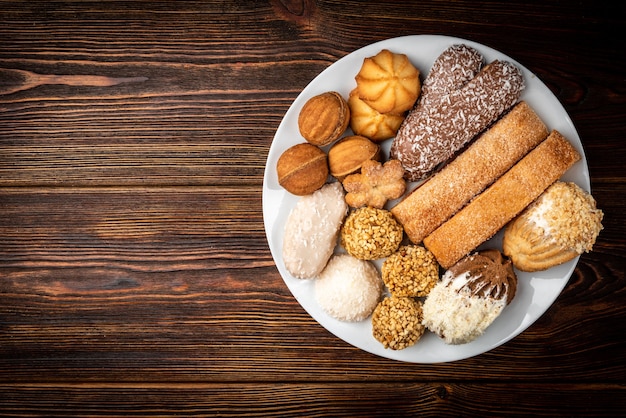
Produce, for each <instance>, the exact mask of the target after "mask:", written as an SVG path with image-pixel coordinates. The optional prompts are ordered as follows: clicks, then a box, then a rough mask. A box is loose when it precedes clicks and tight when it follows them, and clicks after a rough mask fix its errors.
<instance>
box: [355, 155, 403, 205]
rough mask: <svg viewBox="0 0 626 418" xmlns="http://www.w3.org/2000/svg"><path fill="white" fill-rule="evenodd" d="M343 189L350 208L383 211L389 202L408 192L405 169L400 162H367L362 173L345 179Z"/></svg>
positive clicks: (362, 167)
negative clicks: (369, 208) (368, 207)
mask: <svg viewBox="0 0 626 418" xmlns="http://www.w3.org/2000/svg"><path fill="white" fill-rule="evenodd" d="M343 187H344V189H345V190H346V192H347V194H346V203H347V204H348V205H349V206H350V207H353V208H359V207H362V206H370V207H373V208H377V209H381V208H382V207H383V206H385V203H387V201H388V200H393V199H397V198H399V197H400V196H402V195H403V194H404V192H405V191H406V181H405V180H404V168H403V167H402V164H400V161H398V160H389V161H387V162H386V163H384V164H382V163H380V162H378V161H374V160H367V161H365V162H364V163H363V165H362V166H361V172H360V173H357V174H351V175H349V176H348V177H346V178H345V179H344V181H343Z"/></svg>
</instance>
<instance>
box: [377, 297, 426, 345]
mask: <svg viewBox="0 0 626 418" xmlns="http://www.w3.org/2000/svg"><path fill="white" fill-rule="evenodd" d="M425 330H426V327H424V325H422V304H421V303H420V302H419V301H417V300H415V299H413V298H408V297H398V296H393V295H392V296H391V297H388V298H385V299H383V300H382V301H381V302H380V303H379V304H378V306H376V309H374V313H373V314H372V335H373V336H374V338H376V340H378V341H379V342H380V343H381V344H382V345H383V346H384V347H385V348H390V349H392V350H403V349H405V348H407V347H410V346H412V345H415V343H416V342H418V341H419V339H420V338H422V335H424V331H425Z"/></svg>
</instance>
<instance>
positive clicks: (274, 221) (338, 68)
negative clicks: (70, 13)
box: [263, 35, 590, 363]
mask: <svg viewBox="0 0 626 418" xmlns="http://www.w3.org/2000/svg"><path fill="white" fill-rule="evenodd" d="M459 43H464V44H466V45H469V46H472V47H474V48H476V49H477V50H478V51H480V52H481V53H482V54H483V56H484V58H485V61H486V62H490V61H493V60H495V59H500V60H507V61H510V62H513V63H514V64H516V65H517V66H518V67H519V68H521V69H522V71H523V73H524V77H525V80H526V89H525V90H524V92H523V94H522V100H525V101H526V102H528V104H529V105H530V106H531V107H532V108H533V109H534V110H535V111H536V112H537V114H538V115H539V116H541V118H542V119H543V121H544V122H545V123H546V125H547V126H548V129H550V130H552V129H556V130H558V131H560V132H561V133H562V134H563V135H564V136H565V137H566V138H567V139H569V141H570V142H571V143H572V144H573V145H574V146H575V147H576V149H577V150H578V151H579V152H580V154H581V155H582V156H583V158H582V160H581V161H579V162H578V163H576V164H575V165H574V166H573V167H572V168H571V169H570V170H568V171H567V173H565V175H564V176H563V177H562V180H564V181H573V182H575V183H577V184H578V185H579V186H581V187H582V188H583V189H585V190H587V191H589V189H590V182H589V172H588V169H587V163H586V160H585V158H584V152H583V148H582V145H581V142H580V138H579V136H578V133H577V132H576V129H575V128H574V125H573V123H572V121H571V119H570V118H569V116H568V115H567V112H566V111H565V109H564V108H563V106H561V104H560V103H559V101H558V100H557V98H556V97H555V96H554V95H553V94H552V92H551V91H550V90H549V89H548V88H547V87H546V86H545V84H543V83H542V82H541V81H540V80H539V79H538V78H537V77H536V76H535V75H534V74H533V73H531V72H530V71H529V70H528V69H526V68H525V67H524V66H523V65H521V64H520V63H518V62H516V61H515V60H514V59H512V58H510V57H508V56H506V55H504V54H502V53H501V52H498V51H496V50H494V49H492V48H489V47H487V46H485V45H481V44H478V43H476V42H472V41H469V40H465V39H460V38H453V37H448V36H436V35H415V36H405V37H400V38H393V39H388V40H385V41H381V42H377V43H374V44H371V45H368V46H366V47H363V48H361V49H359V50H357V51H355V52H353V53H351V54H349V55H347V56H345V57H343V58H341V59H340V60H338V61H337V62H335V63H334V64H332V65H331V66H330V67H328V68H327V69H326V70H324V71H323V72H322V73H321V74H319V75H318V76H317V77H316V78H315V79H314V80H313V81H311V83H310V84H309V85H308V86H307V87H306V88H305V89H304V90H303V91H302V93H300V95H299V96H298V97H297V98H296V100H295V101H294V102H293V104H292V105H291V107H290V108H289V110H288V111H287V113H286V114H285V117H284V118H283V120H282V122H281V124H280V126H279V127H278V130H277V131H276V136H275V137H274V141H273V142H272V146H271V148H270V151H269V155H268V158H267V165H266V168H265V176H264V181H263V219H264V223H265V230H266V234H267V240H268V242H269V246H270V249H271V252H272V256H273V257H274V261H275V262H276V266H277V268H278V270H279V272H280V274H281V276H282V278H283V280H284V281H285V283H286V285H287V287H288V288H289V290H290V291H291V293H292V294H293V296H294V297H295V298H296V300H297V301H298V302H299V303H300V305H302V307H303V308H304V309H305V310H306V311H307V312H308V313H309V314H310V315H311V316H312V317H313V318H314V319H315V320H316V321H317V322H318V323H320V324H321V325H322V326H323V327H324V328H326V329H327V330H328V331H330V332H331V333H333V334H334V335H336V336H337V337H339V338H341V339H342V340H344V341H346V342H347V343H349V344H352V345H353V346H355V347H358V348H360V349H362V350H365V351H367V352H370V353H373V354H376V355H378V356H381V357H386V358H389V359H395V360H400V361H406V362H413V363H438V362H449V361H455V360H461V359H465V358H468V357H472V356H476V355H479V354H482V353H484V352H486V351H489V350H491V349H493V348H495V347H498V346H500V345H502V344H504V343H505V342H507V341H508V340H510V339H512V338H514V337H515V336H517V335H518V334H520V333H521V332H523V331H524V330H525V329H526V328H528V327H529V326H530V325H532V324H533V323H534V322H535V321H536V320H537V319H538V318H539V317H540V316H541V315H542V314H543V313H544V312H545V311H546V310H547V309H548V308H549V307H550V305H552V303H553V302H554V300H555V299H556V298H557V297H558V296H559V294H560V293H561V291H562V290H563V288H564V287H565V285H566V284H567V281H568V280H569V278H570V276H571V274H572V272H573V271H574V268H575V267H576V263H577V262H578V258H576V259H574V260H572V261H570V262H568V263H566V264H563V265H561V266H558V267H554V268H551V269H549V270H546V271H542V272H537V273H523V272H519V271H517V272H516V273H517V275H518V289H517V294H516V295H515V299H514V300H513V301H512V302H511V304H510V305H509V306H507V308H506V309H505V310H504V311H503V312H502V314H501V315H500V316H499V317H498V318H497V319H496V320H495V321H494V323H493V324H491V326H490V327H489V328H487V330H486V331H485V333H484V334H483V335H482V336H480V337H479V338H478V339H476V340H474V341H472V342H471V343H468V344H462V345H447V344H445V343H444V342H443V341H442V340H441V339H440V338H439V337H437V336H436V335H434V334H433V333H430V332H429V331H426V333H425V334H424V336H423V337H422V338H421V339H420V340H419V341H418V343H417V344H415V345H414V346H412V347H409V348H406V349H404V350H398V351H394V350H390V349H385V348H384V347H383V346H382V344H380V343H379V342H378V341H376V340H375V339H374V337H372V332H371V322H370V320H369V319H367V320H365V321H362V322H358V323H348V322H341V321H337V320H335V319H334V318H332V317H330V316H328V315H327V314H326V313H325V312H324V311H322V310H321V309H320V307H319V306H318V305H317V302H316V301H315V295H314V282H313V280H301V279H297V278H294V277H293V276H291V275H290V274H289V272H288V271H287V270H286V268H285V265H284V263H283V259H282V245H283V229H284V225H285V221H286V219H287V216H288V214H289V212H290V211H291V209H292V208H293V206H294V205H295V203H296V202H297V200H298V199H299V198H298V197H297V196H294V195H292V194H290V193H288V192H287V191H285V190H284V189H283V188H282V187H281V186H280V185H279V184H278V178H277V175H276V162H277V160H278V157H279V156H280V155H281V154H282V152H283V151H285V150H286V149H287V148H289V147H291V146H292V145H295V144H298V143H302V142H305V140H304V139H303V138H302V136H301V135H300V132H299V130H298V114H299V112H300V109H301V108H302V106H303V105H304V103H305V102H306V101H307V100H308V99H309V98H311V97H313V96H315V95H317V94H321V93H323V92H326V91H331V90H334V91H337V92H339V93H341V94H342V95H343V96H344V97H346V98H347V97H348V94H349V92H350V91H351V90H352V89H353V88H354V87H355V86H356V82H355V80H354V76H355V75H356V74H357V73H358V71H359V69H360V68H361V65H362V63H363V59H364V58H366V57H370V56H373V55H376V54H377V53H378V52H379V51H380V50H382V49H384V48H386V49H389V50H390V51H392V52H396V53H403V54H406V55H407V56H408V57H409V59H410V60H411V62H412V63H413V65H415V66H416V67H417V68H418V69H419V70H420V72H421V74H422V76H425V75H427V74H428V71H429V70H430V67H431V65H432V63H433V62H434V61H435V59H436V58H437V57H438V56H439V55H440V54H441V53H442V52H443V51H444V50H445V49H446V48H447V47H449V46H450V45H453V44H459ZM347 134H349V132H348V133H346V135H347ZM390 142H391V140H389V141H386V142H385V143H383V150H384V151H385V153H386V154H385V156H388V155H389V147H390ZM501 239H502V237H501V232H500V233H499V234H497V235H496V236H495V237H494V238H493V239H491V240H490V241H488V242H487V243H485V244H483V246H481V247H496V248H501ZM377 266H378V267H379V268H380V261H378V262H377Z"/></svg>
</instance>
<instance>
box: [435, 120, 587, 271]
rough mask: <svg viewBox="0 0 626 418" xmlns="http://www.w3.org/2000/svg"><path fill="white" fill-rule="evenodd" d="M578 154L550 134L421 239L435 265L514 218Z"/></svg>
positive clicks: (455, 258)
mask: <svg viewBox="0 0 626 418" xmlns="http://www.w3.org/2000/svg"><path fill="white" fill-rule="evenodd" d="M578 160H580V154H579V153H578V151H576V149H574V147H573V146H572V145H571V144H570V143H569V142H568V141H567V139H565V138H564V137H563V136H562V135H561V134H560V133H559V132H557V131H552V133H551V134H550V135H549V136H548V138H546V139H545V140H544V141H543V142H542V143H541V144H539V145H537V147H536V148H535V149H534V150H532V151H531V152H529V153H528V154H527V155H526V156H525V157H524V158H522V159H521V160H520V161H519V162H518V163H517V164H515V165H514V166H513V167H512V168H511V169H510V170H509V171H507V172H506V173H505V174H504V175H503V176H502V177H500V178H499V179H498V180H496V182H495V183H494V184H492V185H491V186H490V187H489V188H487V189H486V190H485V191H484V192H482V193H481V194H480V195H478V196H477V197H476V198H475V199H474V200H472V201H471V202H470V203H469V204H468V205H467V206H465V207H464V208H463V209H461V210H460V211H459V212H457V213H456V214H455V215H454V216H453V217H452V218H450V219H448V221H446V222H445V223H444V224H443V225H441V226H440V227H439V228H437V229H436V230H435V231H433V232H432V233H431V234H430V235H428V236H427V237H426V238H424V245H425V246H426V248H428V249H429V250H430V251H431V252H432V253H433V254H434V255H435V258H436V259H437V261H438V262H439V264H441V266H442V267H444V268H449V267H450V266H452V265H453V264H454V263H456V262H457V261H458V260H460V259H461V258H462V257H464V256H465V255H467V254H468V253H469V252H470V251H472V250H474V249H475V248H476V247H478V245H480V244H482V243H483V242H485V241H486V240H488V239H489V238H491V237H492V236H493V235H495V233H496V232H498V231H499V230H500V229H501V228H502V227H504V226H505V225H506V224H507V223H508V222H509V221H510V220H511V219H513V218H514V217H515V216H517V215H518V214H519V213H520V212H521V211H522V210H524V209H525V208H526V206H528V205H529V204H530V203H531V202H532V201H533V200H535V199H536V198H537V197H539V195H540V194H541V193H543V191H544V190H546V189H547V188H548V186H550V185H551V184H552V183H554V182H555V181H556V180H558V179H559V178H560V177H561V175H563V173H565V171H567V169H568V168H570V167H571V166H572V165H573V164H574V163H575V162H576V161H578Z"/></svg>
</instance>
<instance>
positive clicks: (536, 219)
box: [503, 181, 603, 271]
mask: <svg viewBox="0 0 626 418" xmlns="http://www.w3.org/2000/svg"><path fill="white" fill-rule="evenodd" d="M602 217H603V213H602V211H601V210H600V209H597V208H596V201H595V199H594V198H593V197H592V196H591V195H590V194H589V193H587V192H585V191H584V190H582V189H581V188H580V187H579V186H577V185H576V184H574V183H565V182H561V181H559V182H556V183H554V184H553V185H552V186H550V187H549V188H548V189H547V190H546V191H545V192H544V193H543V194H542V195H541V196H540V197H539V198H538V199H537V200H536V201H535V202H534V203H533V204H531V205H530V206H529V207H528V208H526V209H525V210H524V212H522V213H521V214H520V215H519V216H518V217H517V218H515V219H514V220H513V221H512V222H511V223H509V225H508V226H507V228H506V230H505V232H504V239H503V251H504V254H506V255H507V256H509V257H510V258H511V260H513V264H514V265H515V267H517V268H518V269H520V270H522V271H539V270H546V269H549V268H550V267H553V266H556V265H559V264H563V263H565V262H567V261H569V260H571V259H573V258H574V257H577V256H578V255H580V254H582V253H583V252H589V251H591V249H592V247H593V244H594V243H595V242H596V238H597V236H598V234H599V233H600V231H601V230H602Z"/></svg>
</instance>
